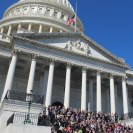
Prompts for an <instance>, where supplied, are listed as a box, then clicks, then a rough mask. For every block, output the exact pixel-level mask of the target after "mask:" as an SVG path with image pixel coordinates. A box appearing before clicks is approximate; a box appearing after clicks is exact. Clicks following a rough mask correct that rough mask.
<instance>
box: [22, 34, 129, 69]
mask: <svg viewBox="0 0 133 133" xmlns="http://www.w3.org/2000/svg"><path fill="white" fill-rule="evenodd" d="M21 36H24V37H26V38H28V39H32V40H35V41H37V42H40V43H41V44H42V43H43V44H44V45H50V46H53V47H57V48H61V49H63V50H66V51H68V52H73V53H75V54H79V55H85V56H88V57H92V58H95V59H99V60H101V61H105V62H110V63H115V64H118V65H122V66H124V67H127V64H126V63H125V62H124V61H123V60H122V59H120V58H118V57H116V56H115V55H113V54H112V53H111V52H109V51H107V50H106V49H105V48H103V47H102V46H100V45H99V44H97V43H95V42H94V41H92V40H91V39H90V38H87V37H86V36H84V35H82V34H81V33H78V34H77V33H75V34H74V33H56V34H54V33H53V34H49V33H47V34H46V33H45V34H43V33H42V34H33V33H31V34H26V35H24V34H21Z"/></svg>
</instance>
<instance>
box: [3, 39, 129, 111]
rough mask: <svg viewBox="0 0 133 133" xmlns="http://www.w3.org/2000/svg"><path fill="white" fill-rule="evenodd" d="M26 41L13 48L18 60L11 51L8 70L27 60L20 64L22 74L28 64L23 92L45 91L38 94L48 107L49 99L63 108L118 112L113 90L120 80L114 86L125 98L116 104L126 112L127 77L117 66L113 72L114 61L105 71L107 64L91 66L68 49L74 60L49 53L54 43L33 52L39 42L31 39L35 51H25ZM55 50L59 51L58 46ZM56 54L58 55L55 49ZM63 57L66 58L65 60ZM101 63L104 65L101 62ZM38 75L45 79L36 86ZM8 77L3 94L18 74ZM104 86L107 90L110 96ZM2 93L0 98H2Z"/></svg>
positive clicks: (16, 68)
mask: <svg viewBox="0 0 133 133" xmlns="http://www.w3.org/2000/svg"><path fill="white" fill-rule="evenodd" d="M17 39H18V41H16V43H15V47H14V48H20V46H21V43H20V40H21V38H17V37H16V40H17ZM23 41H24V39H23ZM26 43H27V44H26ZM28 43H29V41H27V40H25V44H26V45H25V46H23V48H22V47H21V48H22V49H19V52H18V50H17V49H16V50H15V51H17V53H16V54H15V57H17V58H18V60H15V61H14V55H12V60H11V64H10V66H9V70H8V71H11V72H14V73H15V72H16V73H18V71H19V66H20V62H22V61H23V62H27V65H26V66H23V67H24V68H23V69H22V71H21V74H22V73H23V72H25V71H24V70H26V71H27V67H28V69H29V71H28V73H27V78H25V80H27V81H26V82H25V85H24V86H27V88H25V89H24V90H23V91H24V92H27V93H28V92H29V91H30V90H33V92H35V93H37V94H39V93H40V92H43V93H44V92H45V94H42V93H40V94H41V96H42V97H43V98H44V101H43V105H44V106H47V107H48V106H49V105H51V104H52V103H54V102H56V101H59V102H61V103H63V104H64V106H65V107H66V108H69V107H77V108H80V109H81V110H86V109H88V106H89V105H90V107H91V109H90V110H93V111H97V112H108V111H109V112H111V113H115V112H117V110H116V103H117V102H118V101H119V100H118V99H117V101H116V95H118V94H116V93H118V92H117V91H116V90H115V88H116V87H115V86H116V82H117V84H119V85H117V89H118V88H119V91H121V96H120V95H119V98H120V99H121V101H124V102H123V103H122V104H120V105H119V106H123V107H122V108H123V109H122V110H123V112H121V113H128V108H129V107H128V103H127V101H128V90H127V82H126V81H127V79H126V78H125V76H124V73H122V72H120V71H119V70H118V71H117V72H116V73H114V71H116V70H117V69H118V68H117V66H116V65H115V67H116V68H117V69H115V67H114V64H112V67H114V69H113V70H109V69H108V71H106V70H107V68H108V66H107V67H106V68H103V69H104V71H103V69H102V67H101V69H100V68H99V69H98V68H97V64H96V65H95V66H93V67H91V66H90V63H89V64H84V61H83V59H85V56H83V55H81V56H78V59H77V55H76V53H69V54H71V57H73V60H71V58H69V57H68V55H67V54H65V55H62V56H61V57H62V59H61V58H59V56H56V55H55V57H52V56H51V55H50V54H52V52H54V51H55V48H54V51H53V50H52V49H53V47H51V50H50V51H49V52H48V53H47V54H46V55H42V53H41V52H42V50H47V46H45V45H44V46H43V47H42V48H41V50H40V52H37V51H36V52H35V51H34V50H35V49H36V48H35V47H36V45H39V44H38V43H39V42H37V43H36V42H34V48H35V49H30V50H32V51H34V53H33V52H32V53H30V50H29V51H28V53H27V51H26V50H25V48H26V47H27V48H28ZM40 46H41V45H40ZM56 50H57V51H58V48H57V49H56ZM64 52H65V51H64ZM66 52H67V51H66ZM36 53H37V54H36ZM43 53H45V51H43ZM57 54H58V55H59V53H58V52H57ZM82 56H83V57H82ZM27 57H28V58H27ZM65 58H69V59H68V60H65ZM76 60H77V61H78V60H80V61H82V63H81V62H79V63H75V62H77V61H76ZM89 60H90V59H88V61H89ZM85 62H86V60H85ZM15 63H16V64H15ZM80 63H81V64H80ZM99 63H100V62H99ZM12 64H13V65H12ZM102 64H103V65H104V63H102ZM110 65H111V64H110ZM110 65H109V66H110ZM13 70H14V71H13ZM46 71H47V73H46ZM109 71H110V72H109ZM111 71H112V72H111ZM8 73H9V72H8ZM118 73H119V74H118ZM8 75H9V74H7V78H6V81H7V80H8V77H9V76H8ZM41 75H44V76H43V78H44V79H42V82H45V81H47V82H45V84H43V85H42V87H41V88H39V84H40V82H41V81H40V77H41ZM10 78H11V81H12V82H11V81H10V82H11V84H8V85H9V87H8V88H10V89H4V93H3V95H4V96H5V94H6V93H5V92H7V91H6V90H12V89H13V90H14V88H15V86H13V87H12V84H13V82H15V81H14V80H13V79H14V78H17V77H16V76H14V74H12V76H11V77H10ZM45 79H46V80H45ZM41 84H42V83H41ZM105 84H106V86H105ZM5 86H6V84H5ZM16 89H17V88H16ZM16 89H15V90H16ZM39 89H41V90H39ZM105 90H106V91H108V92H109V100H108V97H107V95H106V91H105ZM18 91H19V90H18ZM4 96H3V99H2V100H4ZM125 98H126V99H125ZM105 101H108V102H109V103H110V107H108V104H107V102H105ZM109 108H110V109H109Z"/></svg>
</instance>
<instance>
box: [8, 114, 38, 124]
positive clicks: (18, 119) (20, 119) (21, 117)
mask: <svg viewBox="0 0 133 133" xmlns="http://www.w3.org/2000/svg"><path fill="white" fill-rule="evenodd" d="M26 116H27V113H21V112H14V113H13V115H12V116H11V117H10V118H9V119H8V121H7V126H8V125H9V124H11V123H13V124H25V123H24V121H25V118H26ZM30 119H31V122H32V124H33V125H37V123H38V114H32V113H31V114H30Z"/></svg>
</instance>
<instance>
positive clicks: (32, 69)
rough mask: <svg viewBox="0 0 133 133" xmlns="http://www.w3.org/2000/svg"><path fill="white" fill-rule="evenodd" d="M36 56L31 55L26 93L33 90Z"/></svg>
mask: <svg viewBox="0 0 133 133" xmlns="http://www.w3.org/2000/svg"><path fill="white" fill-rule="evenodd" d="M37 57H38V56H37V55H32V61H31V67H30V73H29V80H28V85H27V94H28V93H30V92H31V91H33V86H34V77H35V70H36V59H37Z"/></svg>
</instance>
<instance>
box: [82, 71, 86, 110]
mask: <svg viewBox="0 0 133 133" xmlns="http://www.w3.org/2000/svg"><path fill="white" fill-rule="evenodd" d="M86 82H87V71H86V69H85V68H83V69H82V90H81V110H86Z"/></svg>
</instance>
